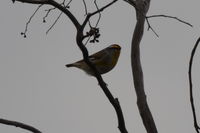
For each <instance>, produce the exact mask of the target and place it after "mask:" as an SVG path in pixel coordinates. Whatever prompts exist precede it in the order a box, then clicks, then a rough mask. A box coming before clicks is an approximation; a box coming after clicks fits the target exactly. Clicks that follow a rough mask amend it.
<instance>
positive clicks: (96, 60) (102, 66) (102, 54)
mask: <svg viewBox="0 0 200 133" xmlns="http://www.w3.org/2000/svg"><path fill="white" fill-rule="evenodd" d="M120 50H121V47H120V46H119V45H117V44H112V45H110V46H109V47H107V48H105V49H102V50H101V51H99V52H97V53H94V54H92V55H90V56H89V60H90V61H91V62H92V63H93V64H94V65H95V66H96V68H97V70H98V72H99V73H100V74H104V73H107V72H109V71H110V70H112V69H113V68H114V67H115V65H116V64H117V61H118V58H119V55H120ZM66 67H77V68H79V69H82V70H83V71H85V72H86V73H87V74H89V75H91V76H94V72H93V71H92V69H91V68H90V67H89V66H88V65H87V64H86V63H85V61H84V60H80V61H77V62H75V63H72V64H67V65H66Z"/></svg>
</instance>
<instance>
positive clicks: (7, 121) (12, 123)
mask: <svg viewBox="0 0 200 133" xmlns="http://www.w3.org/2000/svg"><path fill="white" fill-rule="evenodd" d="M0 123H2V124H5V125H10V126H15V127H20V128H22V129H25V130H28V131H31V132H33V133H42V132H41V131H39V130H38V129H36V128H34V127H32V126H30V125H27V124H24V123H21V122H17V121H10V120H6V119H0Z"/></svg>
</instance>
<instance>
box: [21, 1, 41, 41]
mask: <svg viewBox="0 0 200 133" xmlns="http://www.w3.org/2000/svg"><path fill="white" fill-rule="evenodd" d="M42 5H43V4H40V5H39V6H38V7H37V9H36V10H35V11H34V12H33V14H32V15H31V17H30V18H29V20H28V22H27V23H26V27H25V30H24V32H21V35H23V36H24V38H26V33H27V31H28V26H29V24H30V22H31V20H32V18H33V17H34V16H35V14H36V13H37V11H38V10H39V9H40V7H42Z"/></svg>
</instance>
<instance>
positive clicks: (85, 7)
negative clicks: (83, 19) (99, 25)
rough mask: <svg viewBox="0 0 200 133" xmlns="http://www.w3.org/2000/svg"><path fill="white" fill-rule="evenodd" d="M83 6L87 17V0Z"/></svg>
mask: <svg viewBox="0 0 200 133" xmlns="http://www.w3.org/2000/svg"><path fill="white" fill-rule="evenodd" d="M83 5H84V9H85V15H87V14H88V11H87V5H86V2H85V0H83Z"/></svg>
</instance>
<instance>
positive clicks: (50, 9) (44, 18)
mask: <svg viewBox="0 0 200 133" xmlns="http://www.w3.org/2000/svg"><path fill="white" fill-rule="evenodd" d="M55 9H56V8H55V7H52V8H49V9H46V10H45V11H46V15H45V16H44V17H43V23H46V18H47V17H48V16H49V14H50V12H51V11H52V10H55Z"/></svg>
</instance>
